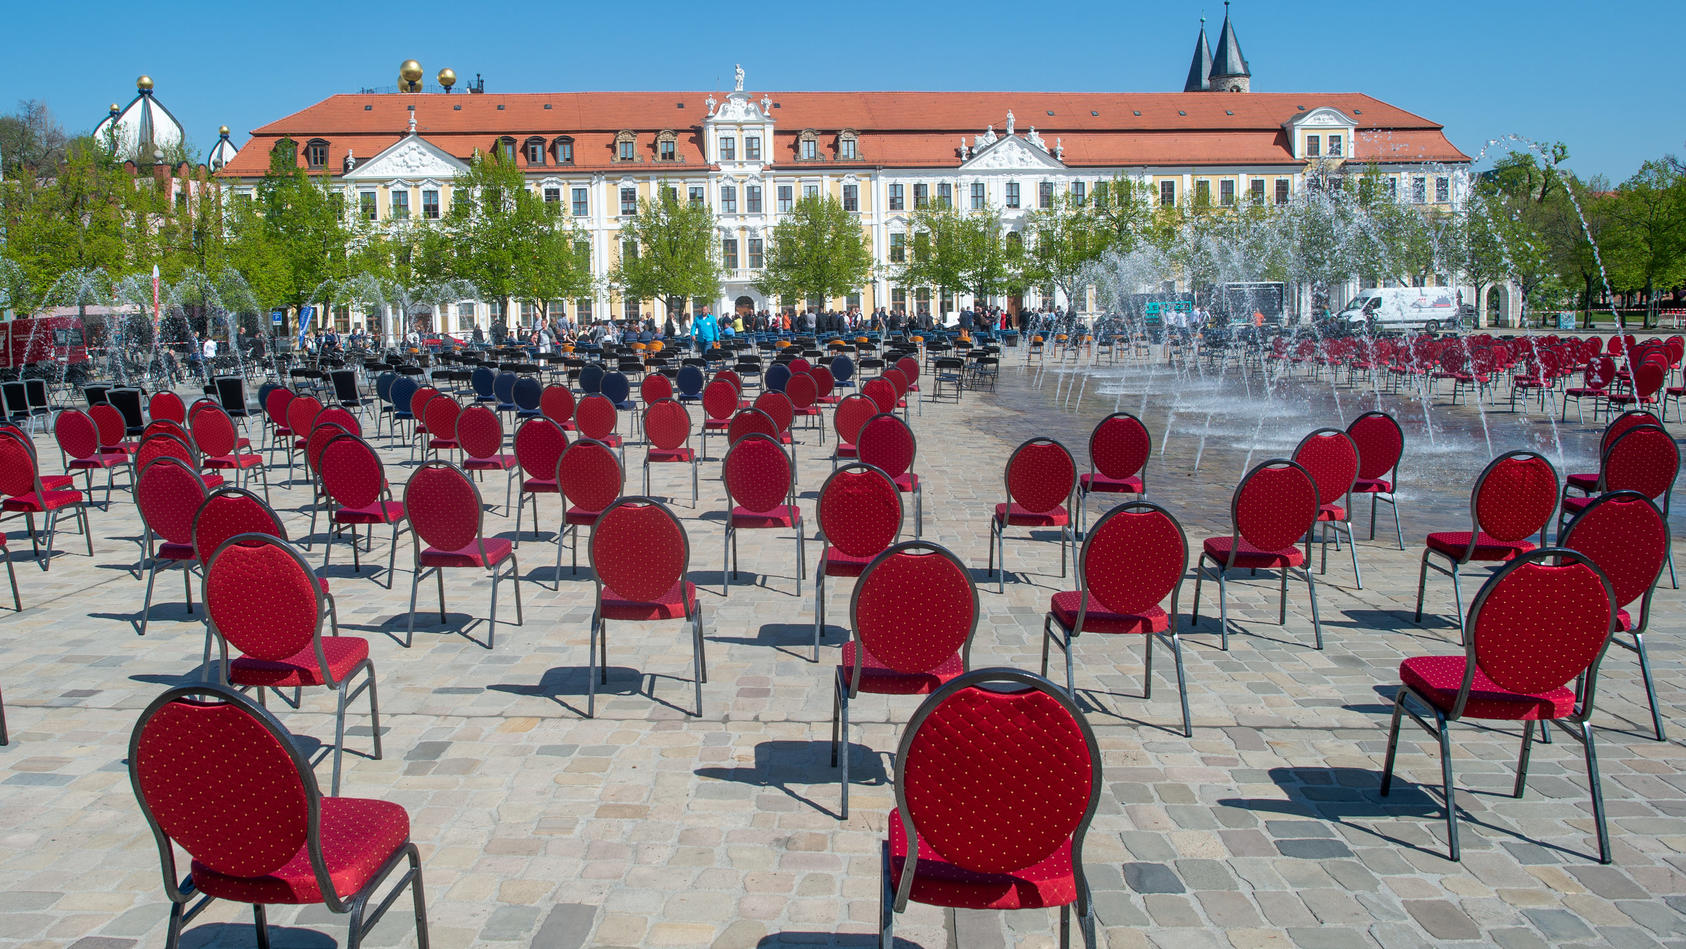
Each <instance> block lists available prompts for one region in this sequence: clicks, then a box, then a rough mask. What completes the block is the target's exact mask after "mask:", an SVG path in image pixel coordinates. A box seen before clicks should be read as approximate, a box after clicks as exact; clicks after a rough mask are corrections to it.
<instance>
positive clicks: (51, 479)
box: [0, 431, 94, 571]
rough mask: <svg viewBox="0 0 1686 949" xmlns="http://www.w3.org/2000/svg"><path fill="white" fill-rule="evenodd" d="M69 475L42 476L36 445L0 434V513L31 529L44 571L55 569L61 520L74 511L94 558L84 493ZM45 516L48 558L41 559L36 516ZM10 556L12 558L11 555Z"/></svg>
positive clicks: (15, 435) (11, 434)
mask: <svg viewBox="0 0 1686 949" xmlns="http://www.w3.org/2000/svg"><path fill="white" fill-rule="evenodd" d="M72 483H73V482H72V480H71V476H70V475H43V474H41V467H40V465H39V464H38V463H37V461H36V458H35V445H34V443H33V442H32V441H30V439H29V436H27V435H23V434H19V433H16V432H15V431H10V432H5V433H0V499H3V500H0V512H4V513H5V514H9V515H13V516H16V515H19V514H21V515H23V519H24V524H25V526H27V527H28V529H29V542H30V545H31V547H32V548H33V549H34V552H35V556H36V557H38V558H40V563H41V569H42V571H47V570H51V569H52V567H53V540H54V539H55V537H56V536H57V533H58V523H59V518H60V517H62V516H63V515H64V513H65V512H66V511H73V512H74V514H75V517H76V521H77V522H78V523H79V524H80V525H81V526H82V537H83V539H84V540H85V541H87V543H88V556H89V557H92V556H93V555H94V535H93V532H92V531H91V530H89V529H88V509H87V505H86V503H85V502H84V501H83V498H82V492H80V491H77V490H75V489H74V488H72V487H70V485H71V484H72ZM37 514H40V515H44V520H45V523H44V524H43V525H42V532H43V533H45V534H46V535H47V554H46V556H45V557H42V556H41V542H40V537H41V535H40V534H39V533H37V532H36V530H35V516H36V515H37ZM8 556H9V555H8Z"/></svg>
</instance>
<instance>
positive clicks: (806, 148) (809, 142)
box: [802, 138, 820, 161]
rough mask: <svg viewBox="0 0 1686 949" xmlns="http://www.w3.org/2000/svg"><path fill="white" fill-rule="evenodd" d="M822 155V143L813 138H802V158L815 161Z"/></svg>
mask: <svg viewBox="0 0 1686 949" xmlns="http://www.w3.org/2000/svg"><path fill="white" fill-rule="evenodd" d="M818 157H820V143H819V142H818V141H816V140H814V139H811V138H805V139H803V140H802V160H803V161H813V160H814V159H816V158H818Z"/></svg>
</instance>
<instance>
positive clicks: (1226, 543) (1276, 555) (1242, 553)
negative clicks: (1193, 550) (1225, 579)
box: [1202, 537, 1305, 570]
mask: <svg viewBox="0 0 1686 949" xmlns="http://www.w3.org/2000/svg"><path fill="white" fill-rule="evenodd" d="M1235 543H1239V544H1240V545H1241V546H1240V547H1237V548H1236V550H1235V566H1237V567H1247V568H1248V569H1252V570H1274V569H1277V568H1280V567H1298V566H1299V565H1300V564H1302V563H1304V562H1305V554H1304V553H1303V552H1302V551H1301V550H1300V548H1298V547H1284V548H1282V549H1281V550H1260V549H1259V548H1257V547H1254V546H1253V545H1252V544H1249V543H1247V542H1246V541H1245V540H1242V541H1237V540H1236V539H1235V538H1233V537H1211V538H1207V540H1206V542H1205V543H1204V544H1203V545H1202V547H1203V549H1204V550H1205V551H1206V556H1208V557H1211V558H1212V559H1213V560H1216V561H1217V562H1218V563H1219V564H1220V565H1222V564H1227V563H1229V549H1230V546H1231V545H1232V544H1235Z"/></svg>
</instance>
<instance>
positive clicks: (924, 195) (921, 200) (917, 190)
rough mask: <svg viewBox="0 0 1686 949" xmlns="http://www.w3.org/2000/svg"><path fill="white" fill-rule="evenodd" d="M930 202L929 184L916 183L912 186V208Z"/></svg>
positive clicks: (918, 207)
mask: <svg viewBox="0 0 1686 949" xmlns="http://www.w3.org/2000/svg"><path fill="white" fill-rule="evenodd" d="M930 204H931V186H930V185H925V184H918V185H914V186H913V209H914V210H915V211H917V210H919V209H920V208H923V207H929V206H930Z"/></svg>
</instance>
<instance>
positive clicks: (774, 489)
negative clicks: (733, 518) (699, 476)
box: [721, 432, 794, 513]
mask: <svg viewBox="0 0 1686 949" xmlns="http://www.w3.org/2000/svg"><path fill="white" fill-rule="evenodd" d="M721 472H722V480H724V481H725V482H726V499H727V501H728V503H730V504H735V505H737V506H739V507H743V508H747V509H748V510H751V511H754V512H756V513H763V512H766V511H771V510H773V509H774V508H776V507H778V506H779V505H780V504H785V503H787V502H788V499H789V498H790V494H791V488H792V485H793V484H794V482H793V480H792V478H793V477H794V472H793V471H792V466H791V462H790V456H789V455H787V454H785V450H784V447H783V446H781V445H780V444H779V443H778V441H777V440H775V437H774V436H772V435H768V434H766V433H764V432H753V433H750V434H746V435H744V436H743V437H742V438H739V439H737V440H735V441H733V442H732V447H731V448H729V449H727V451H726V460H725V462H724V463H723V464H722V465H721Z"/></svg>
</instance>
